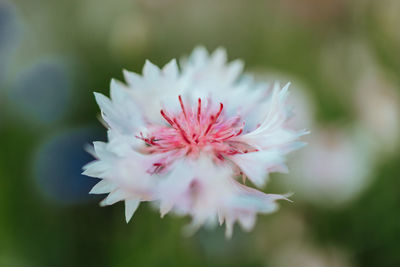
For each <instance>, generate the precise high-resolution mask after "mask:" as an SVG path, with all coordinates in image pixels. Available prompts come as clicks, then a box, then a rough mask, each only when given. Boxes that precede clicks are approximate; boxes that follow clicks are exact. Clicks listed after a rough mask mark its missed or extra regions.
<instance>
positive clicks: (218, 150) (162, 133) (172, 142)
mask: <svg viewBox="0 0 400 267" xmlns="http://www.w3.org/2000/svg"><path fill="white" fill-rule="evenodd" d="M178 100H179V105H180V111H179V112H176V113H169V112H167V111H165V110H163V109H162V110H160V114H161V116H162V117H163V118H164V120H165V121H166V122H167V123H168V124H169V125H150V129H151V131H150V134H149V136H143V134H142V133H140V136H136V137H137V138H139V139H141V140H143V141H144V142H145V143H146V145H147V147H146V148H144V149H145V151H147V153H149V154H154V153H158V154H165V158H163V159H162V160H161V162H162V163H160V162H157V163H154V165H153V168H152V169H151V172H153V173H157V172H160V171H164V170H165V168H166V166H168V165H169V164H171V163H172V162H173V161H174V160H175V159H177V158H180V157H184V156H196V155H199V153H200V152H201V151H203V149H204V151H211V153H212V154H213V155H214V157H215V160H216V161H224V160H225V158H226V156H229V155H235V154H242V153H246V152H247V151H254V148H252V147H249V146H248V145H246V144H242V143H240V142H237V141H235V139H232V138H234V137H235V136H238V135H241V134H242V133H243V127H244V123H239V122H240V117H239V116H235V117H230V118H229V117H226V115H225V113H223V112H222V111H223V109H224V105H223V104H222V103H220V104H219V108H218V109H217V110H216V108H215V106H214V105H212V102H211V100H210V99H209V100H208V103H207V105H205V106H202V100H201V98H198V101H197V105H196V106H195V107H192V108H191V107H190V106H189V105H188V104H187V103H184V101H183V99H182V96H180V95H179V96H178ZM169 152H172V154H171V153H169Z"/></svg>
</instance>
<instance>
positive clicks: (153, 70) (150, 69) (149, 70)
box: [143, 60, 160, 80]
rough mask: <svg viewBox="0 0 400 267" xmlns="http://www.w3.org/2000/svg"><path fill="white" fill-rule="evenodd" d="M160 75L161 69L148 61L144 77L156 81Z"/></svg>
mask: <svg viewBox="0 0 400 267" xmlns="http://www.w3.org/2000/svg"><path fill="white" fill-rule="evenodd" d="M159 75H160V69H159V68H158V67H157V66H156V65H154V64H153V63H151V62H150V61H149V60H146V63H145V64H144V67H143V77H144V78H145V79H147V80H155V79H157V77H158V76H159Z"/></svg>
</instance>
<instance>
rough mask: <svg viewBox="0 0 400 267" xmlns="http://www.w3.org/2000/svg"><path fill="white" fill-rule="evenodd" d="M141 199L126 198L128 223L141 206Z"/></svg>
mask: <svg viewBox="0 0 400 267" xmlns="http://www.w3.org/2000/svg"><path fill="white" fill-rule="evenodd" d="M139 204H140V200H139V199H127V200H125V220H126V223H128V222H129V221H130V220H131V218H132V216H133V214H134V213H135V211H136V210H137V208H138V207H139Z"/></svg>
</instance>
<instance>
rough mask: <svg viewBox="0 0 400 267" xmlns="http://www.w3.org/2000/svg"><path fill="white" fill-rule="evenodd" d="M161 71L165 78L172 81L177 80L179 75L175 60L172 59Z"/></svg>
mask: <svg viewBox="0 0 400 267" xmlns="http://www.w3.org/2000/svg"><path fill="white" fill-rule="evenodd" d="M162 71H163V73H164V74H165V75H166V76H168V77H170V78H172V79H177V78H178V75H179V69H178V64H177V63H176V59H172V60H171V61H170V62H168V63H167V65H165V66H164V68H163V70H162Z"/></svg>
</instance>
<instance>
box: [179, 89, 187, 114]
mask: <svg viewBox="0 0 400 267" xmlns="http://www.w3.org/2000/svg"><path fill="white" fill-rule="evenodd" d="M178 98H179V104H180V105H181V109H182V112H183V115H184V116H185V119H187V116H186V111H185V105H184V104H183V101H182V96H181V95H179V96H178Z"/></svg>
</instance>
